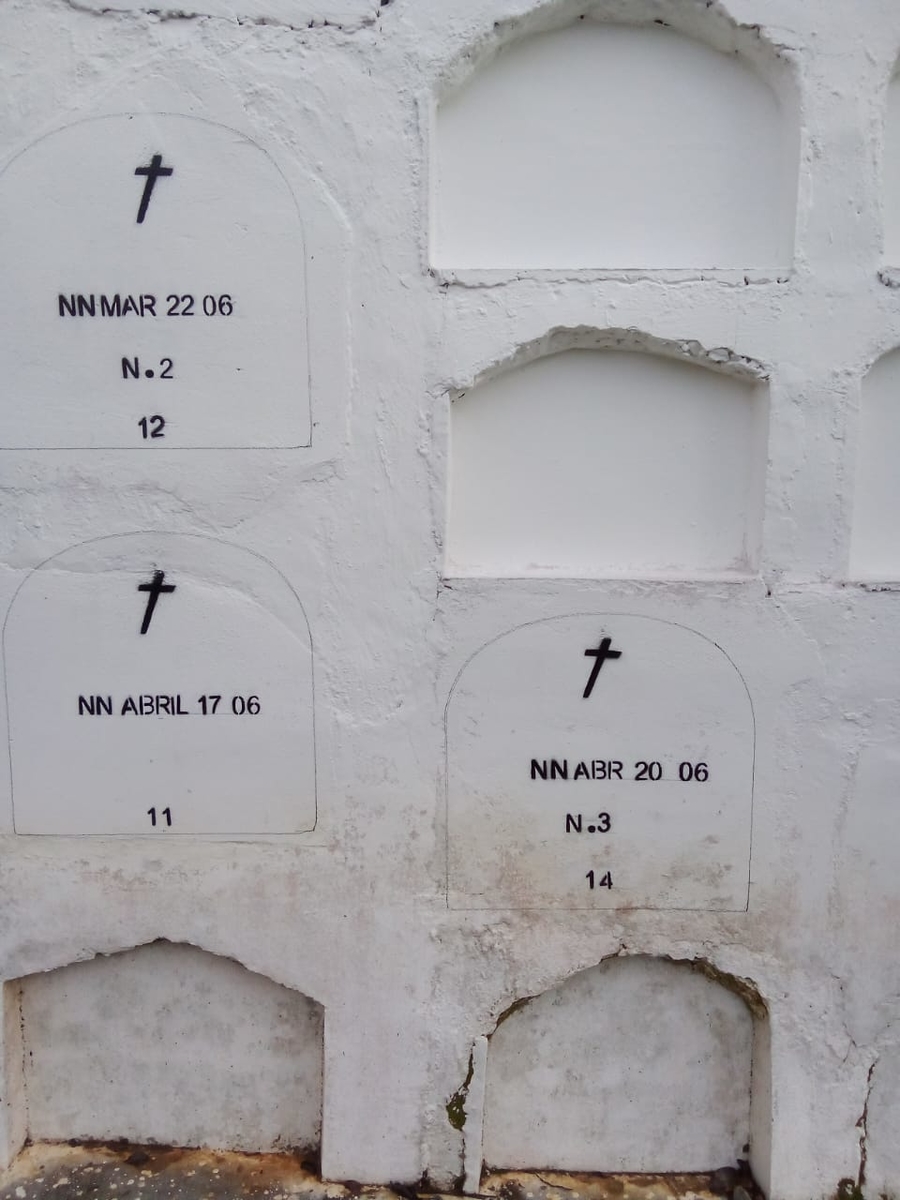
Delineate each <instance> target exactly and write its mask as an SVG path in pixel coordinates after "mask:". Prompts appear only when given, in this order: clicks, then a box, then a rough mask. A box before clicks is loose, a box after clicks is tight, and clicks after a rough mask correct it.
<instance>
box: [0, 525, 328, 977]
mask: <svg viewBox="0 0 900 1200" xmlns="http://www.w3.org/2000/svg"><path fill="white" fill-rule="evenodd" d="M133 537H154V538H185V539H186V538H191V539H194V540H198V541H203V542H212V543H213V544H215V545H219V546H225V547H226V548H227V549H228V550H237V551H239V552H242V553H244V554H248V555H250V556H251V557H252V558H255V559H257V560H258V561H259V562H261V563H262V564H263V565H264V566H265V567H267V568H268V569H269V570H270V571H272V572H273V573H274V574H275V575H277V576H278V578H279V579H280V580H281V581H282V583H283V584H284V585H285V587H286V588H287V590H288V591H289V592H290V594H291V596H292V597H293V599H294V600H295V601H296V604H297V607H298V608H299V610H300V614H301V616H302V617H303V624H304V627H305V629H306V637H307V640H308V642H309V679H310V696H311V710H312V711H311V717H310V719H311V725H312V745H313V761H312V772H313V823H312V826H311V827H310V828H309V829H304V830H301V831H299V832H298V833H295V834H279V835H278V836H279V837H302V836H303V835H304V834H306V833H312V832H314V831H315V829H316V828H317V826H318V823H319V779H318V770H319V764H318V757H317V754H316V670H315V664H316V653H315V645H314V643H313V637H312V630H311V628H310V624H309V618H308V617H307V615H306V609H305V608H304V607H303V601H302V600H301V599H300V596H299V594H298V593H297V590H296V588H295V587H294V585H293V584H292V583H291V581H290V580H289V579H288V577H287V576H286V575H285V574H284V572H283V571H281V570H279V568H278V567H276V566H275V564H274V563H273V562H272V561H271V559H269V558H266V556H265V555H264V554H260V553H259V551H258V550H251V549H250V548H249V547H247V546H241V545H239V544H238V543H237V542H230V541H228V540H227V539H226V538H220V537H215V536H213V535H211V534H206V533H174V532H172V531H171V530H158V529H132V530H130V531H129V532H127V533H107V534H104V535H103V536H102V537H97V538H85V539H84V540H83V541H80V542H74V543H73V544H72V545H71V546H65V547H63V549H62V550H57V552H56V553H55V554H51V555H50V556H49V557H48V558H45V559H44V560H43V561H42V562H39V563H38V564H37V565H36V566H34V567H32V568H31V570H30V571H29V572H28V574H27V575H26V576H25V578H24V579H23V580H22V582H21V583H20V584H19V586H18V587H17V588H16V590H15V591H14V592H13V595H12V599H11V600H10V602H9V605H8V607H7V609H6V613H5V614H4V617H3V625H2V628H0V657H2V660H3V700H4V704H5V707H6V745H7V761H8V768H9V794H10V806H11V809H12V827H13V833H16V806H15V799H14V797H15V789H14V786H13V765H12V728H11V723H10V715H9V682H8V678H7V671H6V629H7V625H8V624H9V618H10V616H11V614H12V611H13V608H14V606H15V603H16V601H17V600H18V598H19V593H20V592H21V591H22V589H23V588H24V587H25V586H26V584H28V583H29V582H30V581H31V580H32V579H33V578H34V576H35V575H36V574H37V573H38V572H39V571H42V570H43V569H44V567H47V566H49V565H50V563H52V562H54V561H55V560H56V559H57V558H61V557H62V556H63V555H64V554H69V553H71V552H72V551H73V550H79V549H81V548H82V547H86V546H98V545H100V544H105V543H107V542H113V541H117V540H120V539H123V538H133ZM17 836H18V837H26V836H29V835H27V834H17ZM82 836H85V837H101V836H102V837H113V838H119V839H122V838H128V837H133V836H134V835H132V834H102V835H101V834H85V835H82ZM176 836H183V837H186V838H202V837H211V838H215V839H216V840H226V841H227V840H228V839H229V838H230V837H233V836H236V835H231V834H196V833H188V834H183V835H176ZM258 836H259V838H260V840H266V839H267V838H268V837H270V836H272V835H267V834H264V835H258ZM201 949H202V947H201ZM210 953H214V952H213V951H210ZM248 969H249V968H248Z"/></svg>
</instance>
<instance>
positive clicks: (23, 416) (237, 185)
mask: <svg viewBox="0 0 900 1200" xmlns="http://www.w3.org/2000/svg"><path fill="white" fill-rule="evenodd" d="M0 262H2V263H3V278H4V288H3V290H2V292H0V368H2V378H3V386H4V394H5V397H6V403H5V404H4V406H3V411H2V415H0V446H5V447H12V448H28V449H32V448H35V449H42V448H79V449H96V448H101V447H103V448H105V447H129V448H143V449H146V450H151V449H197V448H205V447H214V448H223V449H224V448H235V447H261V448H272V447H295V446H308V445H309V444H310V441H311V423H310V421H311V419H310V405H309V361H308V351H307V308H308V306H307V302H306V283H305V274H306V256H305V251H304V243H303V229H302V226H301V222H300V215H299V212H298V207H297V202H296V200H295V198H294V196H293V194H292V192H291V190H290V188H289V187H288V184H287V181H286V180H285V178H284V176H283V175H282V173H281V172H280V170H279V169H278V167H277V166H276V165H275V163H274V161H273V160H272V159H271V158H270V157H269V156H268V154H266V153H265V151H263V150H262V149H261V148H260V147H259V146H257V145H256V144H255V143H254V142H252V141H251V140H250V139H249V138H248V137H245V136H244V135H243V134H241V133H239V132H238V131H237V130H234V129H228V128H226V127H225V126H223V125H218V124H215V123H214V122H211V121H205V120H200V119H199V118H196V117H187V116H179V115H174V114H172V113H140V114H138V113H134V114H123V115H121V116H109V117H99V118H95V119H91V120H85V121H80V122H78V123H76V124H73V125H69V126H67V127H65V128H63V129H59V130H57V131H55V132H53V133H51V134H49V135H47V136H45V137H43V138H41V139H40V140H39V141H37V142H35V143H33V144H32V145H31V146H29V147H27V148H26V149H25V150H24V151H22V153H20V154H19V155H18V156H17V157H16V158H14V159H13V160H12V161H11V162H10V163H9V164H8V165H7V166H6V168H5V169H4V170H3V171H2V172H0Z"/></svg>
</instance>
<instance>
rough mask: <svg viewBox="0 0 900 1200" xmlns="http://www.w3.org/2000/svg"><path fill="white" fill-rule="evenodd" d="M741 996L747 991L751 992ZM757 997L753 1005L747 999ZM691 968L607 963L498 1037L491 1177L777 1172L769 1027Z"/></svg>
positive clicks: (488, 1131) (488, 1140) (648, 961)
mask: <svg viewBox="0 0 900 1200" xmlns="http://www.w3.org/2000/svg"><path fill="white" fill-rule="evenodd" d="M745 990H746V989H745ZM748 997H749V993H748ZM749 998H750V1000H751V1002H752V1003H753V1006H754V1010H755V1014H756V1015H754V1013H753V1012H751V1009H750V1007H749V1006H748V1003H747V1002H745V1000H744V999H743V998H742V997H741V996H739V995H737V994H735V992H733V991H731V990H729V989H728V988H726V987H725V986H723V985H722V984H721V983H719V982H717V981H716V980H715V979H713V978H710V977H709V975H708V974H707V973H706V972H705V971H704V970H702V969H698V968H697V967H696V966H694V965H693V964H691V963H686V962H673V961H671V960H668V959H666V960H663V959H656V958H649V957H643V956H638V957H634V958H617V959H612V960H607V961H606V962H604V963H601V964H600V966H598V967H593V968H591V969H590V970H587V971H583V972H581V973H579V974H578V975H575V976H572V977H571V978H569V979H567V980H566V981H564V982H563V983H562V984H560V985H559V986H558V987H555V988H552V989H551V990H550V991H547V992H544V993H542V994H541V995H539V996H537V997H536V998H535V999H533V1000H529V1001H528V1002H527V1003H525V1004H524V1005H521V1004H519V1005H516V1006H514V1008H513V1009H512V1010H510V1015H509V1016H508V1018H507V1019H505V1020H504V1019H501V1022H500V1023H499V1024H498V1026H497V1028H496V1030H495V1031H494V1033H493V1034H492V1035H491V1037H490V1040H489V1045H488V1052H487V1068H486V1084H485V1103H484V1132H483V1160H484V1163H485V1164H489V1166H487V1167H486V1169H487V1170H502V1169H516V1168H519V1169H532V1170H562V1171H591V1172H594V1171H598V1172H607V1171H611V1172H615V1171H628V1172H654V1173H656V1172H680V1171H698V1172H700V1171H710V1170H715V1169H718V1168H719V1167H723V1166H732V1165H734V1163H735V1162H736V1160H737V1159H739V1158H741V1159H746V1158H747V1149H746V1148H747V1145H748V1143H749V1144H750V1146H751V1150H750V1162H751V1167H752V1169H753V1171H754V1175H755V1176H756V1178H757V1180H758V1181H759V1183H760V1184H761V1186H763V1187H765V1186H767V1183H768V1173H769V1165H768V1158H769V1147H768V1122H769V1115H770V1109H771V1101H770V1096H769V1087H768V1076H769V1070H768V1021H767V1018H766V1012H765V1007H764V1005H763V1004H762V1001H760V1000H759V998H758V997H756V996H755V994H754V995H753V996H752V997H749Z"/></svg>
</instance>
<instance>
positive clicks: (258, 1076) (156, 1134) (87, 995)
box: [4, 941, 324, 1155]
mask: <svg viewBox="0 0 900 1200" xmlns="http://www.w3.org/2000/svg"><path fill="white" fill-rule="evenodd" d="M4 1017H5V1020H4V1027H5V1029H4V1031H5V1034H6V1053H5V1063H6V1067H5V1071H6V1089H5V1095H6V1099H7V1104H8V1107H10V1108H11V1109H12V1111H11V1112H9V1113H8V1122H7V1124H8V1131H7V1139H8V1141H9V1143H10V1145H9V1146H8V1151H9V1152H12V1153H14V1152H15V1151H16V1150H17V1149H18V1148H19V1147H20V1146H21V1145H22V1144H23V1143H24V1142H25V1141H26V1140H28V1141H33V1142H37V1141H67V1140H78V1141H89V1140H100V1141H113V1140H116V1139H120V1138H125V1139H127V1140H128V1141H132V1142H138V1143H157V1144H162V1145H173V1146H186V1147H191V1146H202V1147H207V1148H210V1149H219V1150H239V1151H245V1152H263V1151H272V1150H278V1149H288V1148H298V1149H303V1150H305V1151H307V1152H308V1153H310V1154H313V1155H314V1154H315V1153H316V1152H317V1150H318V1146H319V1142H320V1133H321V1114H322V1087H323V1085H322V1078H323V1066H322V1063H323V1040H324V1010H323V1008H322V1006H321V1005H320V1004H318V1003H316V1002H315V1001H313V1000H311V999H309V998H308V997H306V996H304V995H302V994H301V993H299V992H295V991H292V990H291V989H290V988H287V987H283V986H282V985H281V984H278V983H275V982H274V981H273V980H271V979H268V978H266V977H265V976H263V975H259V974H256V973H255V972H253V971H250V970H248V969H247V968H245V967H244V966H242V965H241V964H240V963H238V962H236V961H234V960H233V959H228V958H223V957H220V956H218V955H215V954H210V953H207V952H206V951H203V950H199V949H197V947H195V946H191V945H186V944H180V943H172V942H167V941H158V942H153V943H150V944H148V945H143V946H139V947H138V948H136V949H134V950H127V951H123V952H121V953H117V954H111V955H108V956H107V955H98V956H97V957H96V958H92V959H90V960H88V961H86V962H79V963H73V964H71V965H68V966H64V967H60V968H57V969H56V970H52V971H48V972H46V973H43V974H34V975H27V976H25V977H24V978H22V979H18V980H15V981H13V982H11V983H7V984H6V985H5V989H4ZM17 1043H18V1044H17Z"/></svg>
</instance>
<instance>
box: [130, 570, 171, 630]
mask: <svg viewBox="0 0 900 1200" xmlns="http://www.w3.org/2000/svg"><path fill="white" fill-rule="evenodd" d="M165 577H166V573H165V571H154V572H153V578H152V579H151V580H150V582H149V583H139V584H138V591H139V592H146V593H147V607H146V608H145V609H144V619H143V621H142V622H141V633H146V632H147V630H148V629H149V628H150V622H151V621H152V620H153V610H154V609H155V608H156V602H157V600H158V599H159V598H160V596H161V595H162V594H163V593H169V592H174V591H175V584H174V583H163V580H164V579H165Z"/></svg>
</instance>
